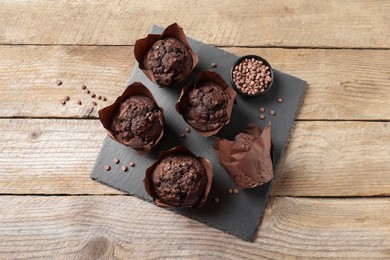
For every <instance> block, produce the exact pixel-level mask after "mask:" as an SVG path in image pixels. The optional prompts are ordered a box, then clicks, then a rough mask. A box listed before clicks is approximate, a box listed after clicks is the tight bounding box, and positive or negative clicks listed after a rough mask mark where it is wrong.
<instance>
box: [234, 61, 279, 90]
mask: <svg viewBox="0 0 390 260" xmlns="http://www.w3.org/2000/svg"><path fill="white" fill-rule="evenodd" d="M252 58H255V59H256V60H260V61H262V62H263V63H264V64H265V65H266V66H268V67H269V71H270V72H271V74H270V76H271V82H270V83H269V84H268V87H267V88H266V89H265V90H264V92H260V93H258V94H254V95H249V94H246V93H243V92H242V91H241V90H240V89H238V88H237V86H236V84H235V83H234V81H233V71H234V68H235V67H236V65H238V64H239V63H240V62H241V61H243V60H245V59H252ZM230 82H231V83H232V86H233V88H234V89H235V90H236V91H237V92H238V93H240V94H241V95H244V96H247V97H258V96H262V95H264V94H265V93H267V92H268V90H269V89H270V88H271V87H272V84H273V83H274V70H273V69H272V67H271V64H269V62H268V61H267V60H266V59H264V58H262V57H260V56H257V55H245V56H242V57H241V58H238V59H237V60H236V62H235V63H234V64H233V67H232V68H231V70H230Z"/></svg>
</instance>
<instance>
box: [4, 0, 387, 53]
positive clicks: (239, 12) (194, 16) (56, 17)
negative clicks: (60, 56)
mask: <svg viewBox="0 0 390 260" xmlns="http://www.w3.org/2000/svg"><path fill="white" fill-rule="evenodd" d="M389 13H390V4H389V2H388V1H387V0H373V1H366V0H348V1H337V0H327V1H321V2H318V1H316V0H309V1H308V0H297V1H288V0H284V1H272V0H266V1H262V2H258V1H255V0H250V1H246V2H245V4H241V2H237V1H235V0H228V1H223V2H220V1H212V0H207V1H201V2H197V1H164V2H161V1H158V0H152V1H136V0H128V1H110V0H105V1H77V2H75V1H70V2H69V1H66V0H61V1H55V2H53V1H48V0H34V1H14V0H3V1H2V8H1V9H0V24H1V25H2V26H1V27H0V43H3V44H88V45H129V44H134V42H135V40H136V39H138V38H141V37H143V36H144V35H145V34H146V32H147V31H148V29H149V28H150V26H151V25H152V24H154V23H155V24H159V25H162V26H167V25H169V24H171V23H172V22H175V21H176V22H178V23H179V24H181V25H182V26H183V27H184V28H185V31H186V32H187V34H188V35H189V36H192V37H194V38H196V39H199V40H201V41H204V42H206V43H211V44H216V45H225V46H226V45H234V46H316V47H343V48H344V47H357V48H388V47H390V41H389V33H390V29H389V24H390V23H389V17H388V14H389ZM189 14H190V15H189ZM10 18H12V19H10Z"/></svg>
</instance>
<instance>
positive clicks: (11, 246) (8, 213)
mask: <svg viewBox="0 0 390 260" xmlns="http://www.w3.org/2000/svg"><path fill="white" fill-rule="evenodd" d="M0 203H1V205H2V207H1V208H0V213H1V214H0V222H1V223H2V225H1V228H0V249H1V250H0V258H2V259H15V258H18V259H19V258H29V259H32V258H34V259H35V258H36V259H43V258H45V259H46V258H53V257H55V258H59V259H69V258H71V259H128V258H131V259H161V258H169V259H173V258H180V259H183V258H185V259H221V258H223V259H237V258H240V259H242V258H245V259H259V258H261V259H267V258H272V259H275V258H289V259H291V258H294V259H295V258H299V259H303V258H314V257H329V258H334V257H342V258H353V257H359V258H365V259H367V257H371V258H376V259H378V258H389V257H390V217H389V215H388V214H387V215H386V214H383V212H389V211H390V199H389V198H377V199H348V200H345V199H309V198H273V199H272V200H271V201H270V203H269V204H268V206H267V209H266V211H265V216H264V218H263V221H262V224H261V226H260V229H259V231H258V236H257V238H256V240H255V242H254V243H250V242H245V241H243V240H241V239H238V238H235V237H233V236H230V235H228V234H226V233H223V232H221V231H218V230H215V229H213V228H210V227H207V226H205V225H203V224H200V223H198V222H196V221H193V220H190V219H188V218H185V217H182V216H179V215H177V214H175V213H173V212H170V211H168V210H164V209H161V208H158V207H156V206H154V205H152V204H148V203H145V202H143V201H140V200H137V199H135V198H132V197H128V196H82V197H79V196H62V197H39V196H38V197H36V196H27V197H20V196H2V197H0ZM26 209H28V210H26Z"/></svg>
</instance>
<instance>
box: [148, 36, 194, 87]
mask: <svg viewBox="0 0 390 260" xmlns="http://www.w3.org/2000/svg"><path fill="white" fill-rule="evenodd" d="M143 66H144V67H145V68H146V69H148V70H151V71H152V73H153V76H154V79H155V80H156V81H157V83H158V84H159V85H160V86H169V85H173V84H175V83H177V82H179V81H181V80H182V79H183V77H184V76H185V75H187V74H188V73H189V71H190V70H191V69H192V57H191V55H190V53H189V51H188V48H187V46H185V45H184V43H182V42H181V41H179V40H177V39H176V38H172V37H171V38H166V39H162V40H158V41H156V42H155V43H154V44H153V45H152V47H151V48H150V49H149V51H148V52H147V54H146V55H145V57H144V59H143Z"/></svg>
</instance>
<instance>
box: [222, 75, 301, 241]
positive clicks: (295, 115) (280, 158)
mask: <svg viewBox="0 0 390 260" xmlns="http://www.w3.org/2000/svg"><path fill="white" fill-rule="evenodd" d="M304 82H305V85H304V86H303V94H302V96H301V97H300V99H299V104H298V108H297V110H296V111H295V114H294V123H293V125H292V126H291V128H290V131H289V134H288V138H287V142H286V145H285V146H284V147H283V150H282V151H281V152H280V157H279V161H278V164H277V165H276V166H275V169H274V177H273V178H272V180H271V183H270V185H269V187H268V190H267V193H266V199H265V207H264V208H263V210H262V212H261V215H260V216H261V217H260V221H259V223H258V224H257V227H256V229H255V231H254V232H253V234H252V235H251V236H249V237H248V240H247V239H244V240H246V241H249V242H254V240H255V235H256V234H257V233H258V230H259V227H260V225H261V223H262V222H263V218H264V211H265V209H266V208H267V205H268V202H269V197H270V196H269V194H270V192H271V190H272V187H273V185H274V181H275V178H276V176H277V174H278V171H279V166H280V164H281V163H282V162H284V159H285V156H284V155H285V152H286V151H287V148H288V145H289V144H290V140H291V135H292V133H293V131H294V130H295V123H296V121H295V119H296V117H297V115H298V113H299V111H300V110H301V106H302V103H303V99H304V97H305V94H306V90H307V86H308V84H307V82H306V81H304ZM271 127H272V126H271ZM227 233H229V232H227Z"/></svg>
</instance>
